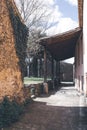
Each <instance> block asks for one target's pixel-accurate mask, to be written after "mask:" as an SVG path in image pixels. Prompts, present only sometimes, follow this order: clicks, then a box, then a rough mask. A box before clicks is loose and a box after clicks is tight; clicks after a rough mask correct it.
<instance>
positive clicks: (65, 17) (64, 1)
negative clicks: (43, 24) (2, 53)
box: [15, 0, 78, 63]
mask: <svg viewBox="0 0 87 130" xmlns="http://www.w3.org/2000/svg"><path fill="white" fill-rule="evenodd" d="M15 1H16V3H18V0H15ZM40 1H41V0H40ZM44 3H45V4H47V6H48V7H49V8H48V11H51V12H52V15H51V17H50V18H49V20H48V21H49V23H51V22H53V23H54V24H53V26H52V27H51V28H49V29H48V30H47V31H46V33H47V35H48V36H51V35H55V34H59V33H62V32H66V31H69V30H71V29H74V28H76V27H78V8H77V0H44ZM67 62H69V63H73V60H72V59H70V60H68V61H67Z"/></svg>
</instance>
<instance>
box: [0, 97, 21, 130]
mask: <svg viewBox="0 0 87 130" xmlns="http://www.w3.org/2000/svg"><path fill="white" fill-rule="evenodd" d="M22 112H23V107H22V105H19V104H18V103H17V102H16V101H12V102H11V101H9V99H8V98H7V97H4V99H3V102H2V103H1V104H0V128H3V127H6V126H9V125H10V124H11V123H13V122H16V121H17V120H18V119H19V115H20V114H21V113H22Z"/></svg>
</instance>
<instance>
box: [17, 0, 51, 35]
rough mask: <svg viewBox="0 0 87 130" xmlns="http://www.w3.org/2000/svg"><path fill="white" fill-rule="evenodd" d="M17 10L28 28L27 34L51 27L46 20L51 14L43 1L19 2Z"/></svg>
mask: <svg viewBox="0 0 87 130" xmlns="http://www.w3.org/2000/svg"><path fill="white" fill-rule="evenodd" d="M15 1H17V0H15ZM18 8H19V10H20V13H21V15H22V17H23V19H24V21H25V23H26V25H27V26H28V28H29V33H31V32H32V30H33V29H34V28H41V29H42V30H43V31H45V30H46V29H47V28H49V27H50V26H51V24H48V21H49V20H48V19H49V18H50V17H49V16H50V15H51V13H52V12H51V11H50V9H49V7H48V6H47V5H46V4H45V2H44V1H43V0H19V4H18Z"/></svg>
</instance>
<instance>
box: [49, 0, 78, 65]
mask: <svg viewBox="0 0 87 130" xmlns="http://www.w3.org/2000/svg"><path fill="white" fill-rule="evenodd" d="M47 1H48V2H49V3H50V4H51V5H52V7H53V13H54V14H53V15H54V16H55V17H54V18H55V22H56V24H55V26H53V27H52V28H50V29H49V30H48V31H47V34H48V35H55V34H58V33H62V32H66V31H68V30H71V29H74V28H76V27H78V7H77V5H78V4H77V0H47ZM65 62H68V63H74V58H70V59H68V60H65Z"/></svg>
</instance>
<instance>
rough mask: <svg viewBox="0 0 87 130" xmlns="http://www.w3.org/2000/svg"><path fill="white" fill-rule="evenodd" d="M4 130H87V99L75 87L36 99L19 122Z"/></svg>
mask: <svg viewBox="0 0 87 130" xmlns="http://www.w3.org/2000/svg"><path fill="white" fill-rule="evenodd" d="M4 130H87V107H86V100H85V98H84V96H83V95H80V94H79V93H78V92H77V91H76V90H75V88H74V87H62V88H61V89H60V90H59V91H57V92H52V93H50V94H48V95H42V96H41V97H37V98H35V99H34V102H32V103H31V104H30V105H29V106H28V107H27V108H26V112H25V114H24V115H22V116H21V119H20V121H19V122H17V123H15V124H13V125H12V126H11V127H9V128H6V129H4Z"/></svg>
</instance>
